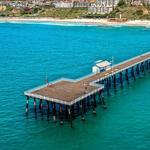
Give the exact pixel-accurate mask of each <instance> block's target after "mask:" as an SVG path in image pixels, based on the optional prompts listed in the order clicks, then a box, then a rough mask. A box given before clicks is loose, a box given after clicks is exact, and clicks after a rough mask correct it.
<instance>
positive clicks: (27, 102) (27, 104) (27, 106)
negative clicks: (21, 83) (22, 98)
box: [26, 96, 29, 115]
mask: <svg viewBox="0 0 150 150" xmlns="http://www.w3.org/2000/svg"><path fill="white" fill-rule="evenodd" d="M28 108H29V96H27V97H26V115H28Z"/></svg>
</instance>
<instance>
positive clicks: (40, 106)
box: [39, 99, 43, 120]
mask: <svg viewBox="0 0 150 150" xmlns="http://www.w3.org/2000/svg"><path fill="white" fill-rule="evenodd" d="M39 108H40V111H41V119H42V120H43V104H42V99H40V103H39Z"/></svg>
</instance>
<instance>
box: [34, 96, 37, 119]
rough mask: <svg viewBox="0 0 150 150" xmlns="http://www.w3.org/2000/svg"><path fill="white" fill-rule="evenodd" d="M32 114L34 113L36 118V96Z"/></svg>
mask: <svg viewBox="0 0 150 150" xmlns="http://www.w3.org/2000/svg"><path fill="white" fill-rule="evenodd" d="M34 114H35V118H37V111H36V98H34Z"/></svg>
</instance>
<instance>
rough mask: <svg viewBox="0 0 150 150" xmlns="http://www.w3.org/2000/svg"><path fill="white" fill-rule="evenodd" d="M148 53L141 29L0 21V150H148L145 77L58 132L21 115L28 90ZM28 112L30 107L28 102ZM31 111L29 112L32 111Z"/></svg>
mask: <svg viewBox="0 0 150 150" xmlns="http://www.w3.org/2000/svg"><path fill="white" fill-rule="evenodd" d="M148 51H150V29H149V28H144V27H97V26H80V25H78V26H75V25H69V26H65V25H64V26H63V25H54V24H53V25H50V24H18V23H13V24H11V23H0V149H1V150H26V149H32V150H41V149H46V150H48V149H51V150H60V149H61V150H91V149H92V150H98V149H100V150H124V149H128V150H149V149H150V75H148V74H147V75H146V76H145V77H143V78H140V79H139V80H137V81H136V82H134V83H132V84H131V85H130V86H129V87H126V88H124V89H122V90H119V91H118V92H117V94H112V96H111V97H107V98H106V103H107V106H108V109H107V110H103V109H102V107H101V106H99V107H97V116H96V117H94V116H93V115H92V113H91V112H88V113H87V115H86V116H85V117H86V122H85V123H83V122H82V121H81V120H80V118H78V119H76V120H75V121H74V122H73V123H74V126H75V128H74V129H71V128H70V125H69V124H64V125H63V126H60V125H59V123H56V124H55V123H53V122H52V120H51V121H49V122H48V121H47V120H46V117H45V118H44V120H41V118H40V116H39V117H38V119H37V120H35V118H34V114H33V113H29V117H28V118H26V117H25V97H24V96H23V92H24V91H25V90H27V89H30V88H33V87H35V86H39V85H41V84H43V83H44V80H45V77H46V75H47V76H48V79H49V81H51V80H55V79H58V78H60V77H68V78H74V79H75V78H78V77H82V76H84V75H87V74H89V73H91V67H92V65H93V62H94V61H96V60H99V59H110V58H111V57H112V56H114V60H115V63H118V62H121V61H123V60H125V59H128V58H131V57H134V56H136V55H138V54H141V53H145V52H148ZM30 106H31V107H33V103H32V102H30ZM30 106H29V107H30Z"/></svg>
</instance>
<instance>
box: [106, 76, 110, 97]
mask: <svg viewBox="0 0 150 150" xmlns="http://www.w3.org/2000/svg"><path fill="white" fill-rule="evenodd" d="M109 88H110V85H109V79H108V78H107V79H106V91H107V95H108V96H110V92H109Z"/></svg>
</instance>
